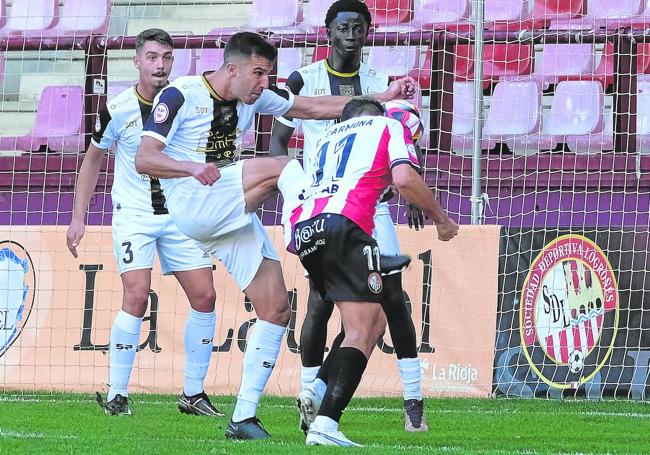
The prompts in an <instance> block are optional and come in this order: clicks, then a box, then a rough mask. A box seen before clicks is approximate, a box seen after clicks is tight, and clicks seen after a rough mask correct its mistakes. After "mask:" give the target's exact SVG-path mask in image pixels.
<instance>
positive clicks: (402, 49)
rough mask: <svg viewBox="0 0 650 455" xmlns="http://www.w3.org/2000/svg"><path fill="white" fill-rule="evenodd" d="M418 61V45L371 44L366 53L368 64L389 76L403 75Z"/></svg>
mask: <svg viewBox="0 0 650 455" xmlns="http://www.w3.org/2000/svg"><path fill="white" fill-rule="evenodd" d="M419 63H420V48H419V47H418V46H388V47H382V46H373V47H371V48H370V52H369V54H368V66H370V67H371V68H374V69H376V70H378V71H381V72H383V73H386V74H387V75H388V76H389V77H398V76H405V75H407V74H408V73H409V71H411V70H413V69H414V68H417V67H418V65H419Z"/></svg>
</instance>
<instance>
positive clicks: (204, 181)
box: [192, 163, 221, 186]
mask: <svg viewBox="0 0 650 455" xmlns="http://www.w3.org/2000/svg"><path fill="white" fill-rule="evenodd" d="M192 177H194V178H195V179H196V180H198V181H199V183H201V185H208V186H212V184H213V183H214V182H216V181H217V180H219V178H220V177H221V173H220V172H219V169H217V166H215V165H214V164H213V163H194V165H193V169H192Z"/></svg>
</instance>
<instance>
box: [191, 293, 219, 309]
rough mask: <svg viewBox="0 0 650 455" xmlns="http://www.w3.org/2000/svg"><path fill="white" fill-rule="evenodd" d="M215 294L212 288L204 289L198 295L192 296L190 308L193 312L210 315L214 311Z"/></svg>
mask: <svg viewBox="0 0 650 455" xmlns="http://www.w3.org/2000/svg"><path fill="white" fill-rule="evenodd" d="M216 301H217V293H216V292H215V290H214V288H210V289H206V290H205V291H203V292H201V293H200V294H197V295H193V296H192V297H191V299H190V306H191V307H192V309H193V310H194V311H199V312H201V313H211V312H213V311H214V306H215V302H216Z"/></svg>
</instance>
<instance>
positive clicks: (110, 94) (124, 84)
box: [106, 81, 138, 102]
mask: <svg viewBox="0 0 650 455" xmlns="http://www.w3.org/2000/svg"><path fill="white" fill-rule="evenodd" d="M137 83H138V81H109V83H108V90H107V91H106V101H107V102H108V101H110V100H112V99H113V98H114V97H115V95H119V94H120V93H122V92H123V91H124V90H126V89H127V88H131V87H133V86H134V85H136V84H137Z"/></svg>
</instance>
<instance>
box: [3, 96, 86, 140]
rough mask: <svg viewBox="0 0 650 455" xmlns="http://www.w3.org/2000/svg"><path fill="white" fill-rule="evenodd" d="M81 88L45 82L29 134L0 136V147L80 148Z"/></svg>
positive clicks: (81, 133) (81, 129) (81, 127)
mask: <svg viewBox="0 0 650 455" xmlns="http://www.w3.org/2000/svg"><path fill="white" fill-rule="evenodd" d="M83 97H84V92H83V88H82V87H79V86H72V85H63V86H49V87H46V88H45V89H44V90H43V92H42V93H41V98H40V100H39V102H38V109H37V111H36V119H35V121H34V126H33V127H32V132H31V134H27V135H25V136H19V137H4V138H1V139H0V149H2V150H22V151H25V152H29V151H38V150H39V149H41V147H47V149H49V150H51V151H55V152H69V153H78V152H80V151H82V150H83V149H84V146H85V144H84V135H83Z"/></svg>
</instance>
